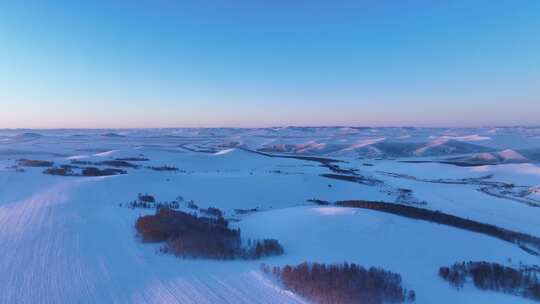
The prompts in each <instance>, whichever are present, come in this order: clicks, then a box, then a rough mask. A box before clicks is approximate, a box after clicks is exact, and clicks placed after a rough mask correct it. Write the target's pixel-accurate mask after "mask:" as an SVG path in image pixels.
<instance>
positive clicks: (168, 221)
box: [135, 208, 283, 259]
mask: <svg viewBox="0 0 540 304" xmlns="http://www.w3.org/2000/svg"><path fill="white" fill-rule="evenodd" d="M135 228H136V229H137V232H138V233H139V235H140V237H141V239H142V240H143V242H165V245H164V246H163V247H162V249H161V250H162V252H165V253H172V254H175V255H177V256H180V257H201V258H210V259H235V258H241V259H256V258H261V257H265V256H269V255H278V254H283V247H281V245H280V244H279V242H278V241H276V240H271V239H265V240H255V241H250V242H248V245H247V246H242V239H241V236H240V230H239V229H231V228H229V222H228V221H227V220H225V219H224V218H223V217H217V218H209V217H197V216H196V215H193V214H189V213H186V212H182V211H175V210H170V209H165V208H161V209H158V210H157V211H156V214H155V215H146V216H142V217H139V218H138V219H137V222H136V223H135Z"/></svg>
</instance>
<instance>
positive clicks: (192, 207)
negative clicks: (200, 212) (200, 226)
mask: <svg viewBox="0 0 540 304" xmlns="http://www.w3.org/2000/svg"><path fill="white" fill-rule="evenodd" d="M187 206H188V208H189V209H199V206H197V204H195V202H194V201H192V200H191V201H189V202H188V205H187Z"/></svg>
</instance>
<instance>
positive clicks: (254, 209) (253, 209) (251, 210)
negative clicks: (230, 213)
mask: <svg viewBox="0 0 540 304" xmlns="http://www.w3.org/2000/svg"><path fill="white" fill-rule="evenodd" d="M257 211H259V208H258V207H257V208H251V209H234V212H236V214H249V213H253V212H257Z"/></svg>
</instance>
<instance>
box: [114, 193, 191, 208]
mask: <svg viewBox="0 0 540 304" xmlns="http://www.w3.org/2000/svg"><path fill="white" fill-rule="evenodd" d="M182 200H183V199H182V198H181V197H179V198H177V199H176V200H174V201H170V202H158V201H156V198H155V197H154V196H153V195H150V194H148V193H145V194H141V193H139V194H138V195H137V199H136V200H134V201H131V202H129V203H127V204H126V206H127V207H128V208H131V209H138V208H140V209H178V208H180V202H181V201H182ZM122 205H123V204H120V206H122Z"/></svg>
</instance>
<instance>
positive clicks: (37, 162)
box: [17, 158, 54, 167]
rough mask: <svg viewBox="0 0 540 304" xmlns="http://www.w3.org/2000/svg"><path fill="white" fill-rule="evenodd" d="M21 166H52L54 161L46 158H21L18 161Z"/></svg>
mask: <svg viewBox="0 0 540 304" xmlns="http://www.w3.org/2000/svg"><path fill="white" fill-rule="evenodd" d="M17 163H18V164H19V166H22V167H52V166H53V165H54V162H52V161H46V160H34V159H26V158H23V159H19V160H18V161H17Z"/></svg>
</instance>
